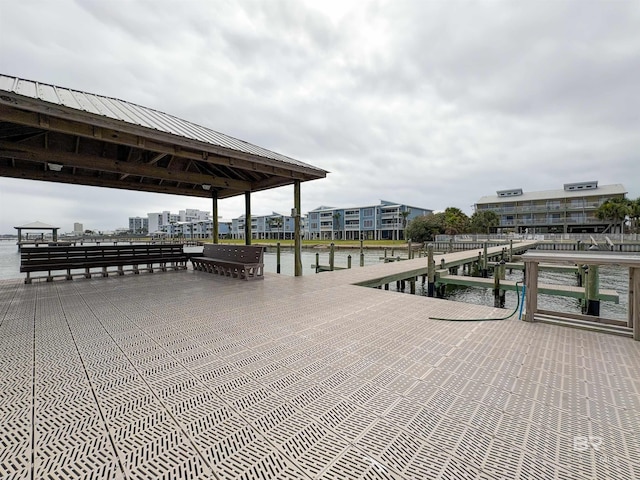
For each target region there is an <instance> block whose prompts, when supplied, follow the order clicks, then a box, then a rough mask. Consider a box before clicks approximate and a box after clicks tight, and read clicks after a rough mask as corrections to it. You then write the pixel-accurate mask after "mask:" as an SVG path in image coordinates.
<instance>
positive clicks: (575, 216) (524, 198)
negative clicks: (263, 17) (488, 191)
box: [475, 181, 627, 233]
mask: <svg viewBox="0 0 640 480" xmlns="http://www.w3.org/2000/svg"><path fill="white" fill-rule="evenodd" d="M626 194H627V191H626V190H625V188H624V187H623V186H622V185H620V184H616V185H600V186H598V182H597V181H591V182H580V183H566V184H565V185H564V188H563V189H562V190H560V189H558V190H544V191H539V192H524V191H523V190H522V189H521V188H514V189H511V190H499V191H497V192H496V194H495V195H488V196H485V197H482V198H481V199H480V200H478V203H476V206H475V207H476V211H477V212H482V211H486V210H491V211H493V212H495V213H496V214H497V215H498V216H499V217H500V225H499V227H498V229H497V230H498V233H507V232H515V233H603V232H604V231H605V230H606V229H607V227H609V222H603V221H602V220H598V219H597V218H596V216H595V212H596V210H597V208H598V207H599V206H600V205H602V204H603V203H604V202H606V201H607V200H609V199H611V198H624V197H625V195H626Z"/></svg>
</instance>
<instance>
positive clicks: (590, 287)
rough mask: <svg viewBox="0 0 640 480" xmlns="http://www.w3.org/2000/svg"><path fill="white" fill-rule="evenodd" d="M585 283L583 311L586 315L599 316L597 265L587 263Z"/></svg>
mask: <svg viewBox="0 0 640 480" xmlns="http://www.w3.org/2000/svg"><path fill="white" fill-rule="evenodd" d="M585 272H586V285H585V302H584V313H585V314H586V315H593V316H595V317H599V316H600V300H599V299H598V291H599V285H598V284H599V274H598V266H597V265H587V266H586V267H585Z"/></svg>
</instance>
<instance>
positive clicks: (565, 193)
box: [476, 184, 627, 205]
mask: <svg viewBox="0 0 640 480" xmlns="http://www.w3.org/2000/svg"><path fill="white" fill-rule="evenodd" d="M626 193H627V191H626V190H625V188H624V186H623V185H621V184H613V185H599V186H598V188H593V189H585V190H564V189H556V190H542V191H538V192H523V193H522V195H512V196H506V197H499V196H498V195H486V196H484V197H482V198H480V200H478V201H477V203H476V204H477V205H484V204H487V203H514V202H518V203H522V202H529V201H534V200H556V199H557V200H559V199H562V198H583V197H600V196H611V195H625V194H626Z"/></svg>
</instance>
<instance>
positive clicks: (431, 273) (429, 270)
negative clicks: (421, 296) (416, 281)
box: [427, 243, 436, 297]
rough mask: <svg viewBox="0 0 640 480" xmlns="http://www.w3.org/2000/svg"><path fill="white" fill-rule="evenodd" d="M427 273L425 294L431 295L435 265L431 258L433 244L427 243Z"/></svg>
mask: <svg viewBox="0 0 640 480" xmlns="http://www.w3.org/2000/svg"><path fill="white" fill-rule="evenodd" d="M427 275H428V277H429V281H428V283H427V296H428V297H433V296H434V295H435V293H436V292H435V289H436V265H435V262H434V260H433V244H431V243H430V244H429V245H427Z"/></svg>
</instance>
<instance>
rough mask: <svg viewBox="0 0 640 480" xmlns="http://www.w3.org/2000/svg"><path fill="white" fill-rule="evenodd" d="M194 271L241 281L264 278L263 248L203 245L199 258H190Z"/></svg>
mask: <svg viewBox="0 0 640 480" xmlns="http://www.w3.org/2000/svg"><path fill="white" fill-rule="evenodd" d="M191 263H192V264H193V269H194V270H200V271H204V272H209V273H217V274H219V275H225V276H227V277H234V278H240V279H243V280H258V279H263V278H264V247H258V246H251V245H218V244H212V245H205V246H204V250H203V252H202V256H201V257H191Z"/></svg>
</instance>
